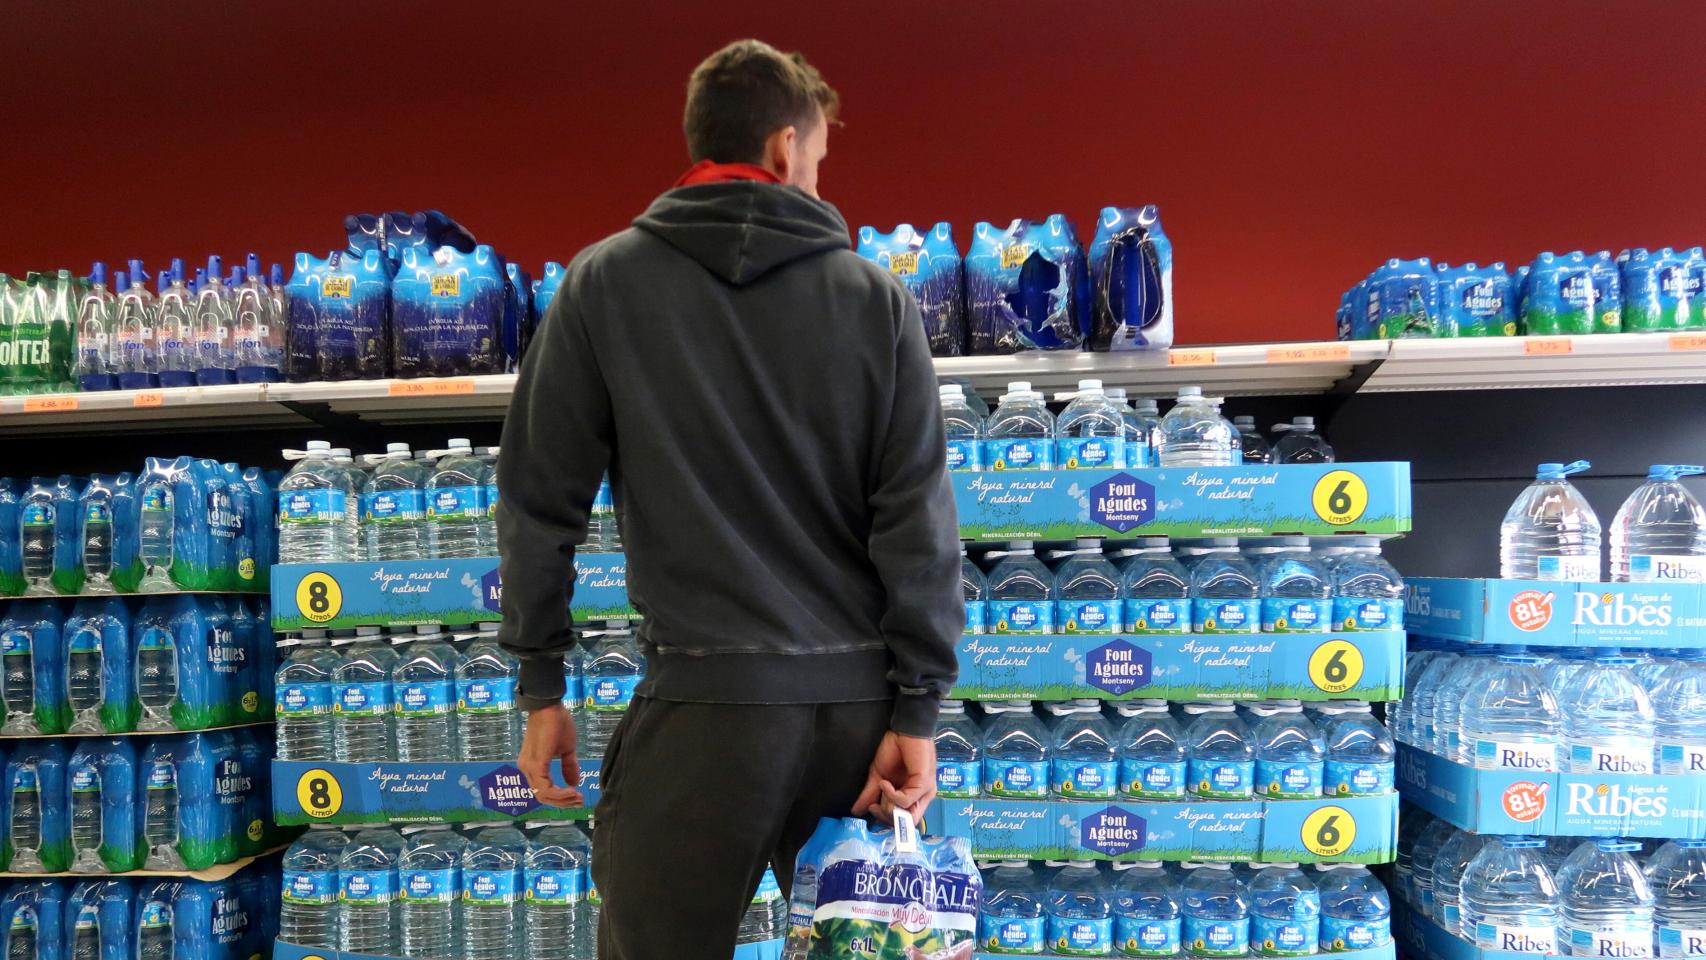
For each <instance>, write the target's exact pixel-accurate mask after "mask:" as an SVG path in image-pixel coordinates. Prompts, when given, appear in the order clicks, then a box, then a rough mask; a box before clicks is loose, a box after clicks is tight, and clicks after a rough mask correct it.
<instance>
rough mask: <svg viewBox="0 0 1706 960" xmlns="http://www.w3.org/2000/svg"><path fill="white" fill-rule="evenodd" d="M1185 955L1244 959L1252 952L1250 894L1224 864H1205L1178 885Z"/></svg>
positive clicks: (1229, 867)
mask: <svg viewBox="0 0 1706 960" xmlns="http://www.w3.org/2000/svg"><path fill="white" fill-rule="evenodd" d="M1179 893H1180V898H1181V900H1182V901H1183V910H1184V915H1185V922H1184V936H1185V953H1186V954H1187V955H1188V956H1192V957H1241V956H1244V955H1245V954H1247V953H1249V952H1250V892H1249V889H1248V888H1246V887H1245V885H1244V882H1243V881H1242V880H1239V879H1238V878H1237V877H1236V876H1233V874H1232V867H1231V865H1230V864H1225V863H1205V864H1202V865H1201V866H1199V867H1197V868H1196V869H1195V870H1192V871H1191V872H1190V873H1189V874H1188V875H1187V876H1186V877H1185V879H1184V881H1183V882H1182V883H1181V884H1180V885H1179Z"/></svg>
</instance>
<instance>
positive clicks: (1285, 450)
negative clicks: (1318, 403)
mask: <svg viewBox="0 0 1706 960" xmlns="http://www.w3.org/2000/svg"><path fill="white" fill-rule="evenodd" d="M1271 459H1272V461H1273V462H1274V463H1332V462H1333V446H1332V444H1329V443H1328V442H1327V441H1326V439H1325V438H1323V437H1322V436H1321V434H1319V433H1317V432H1316V431H1315V418H1314V417H1292V418H1291V429H1289V430H1287V431H1286V432H1285V436H1282V437H1280V439H1279V442H1278V443H1276V444H1274V450H1273V455H1272V457H1271Z"/></svg>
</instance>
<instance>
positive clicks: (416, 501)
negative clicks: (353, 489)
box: [361, 490, 426, 523]
mask: <svg viewBox="0 0 1706 960" xmlns="http://www.w3.org/2000/svg"><path fill="white" fill-rule="evenodd" d="M425 516H426V494H425V493H423V492H422V491H420V490H380V491H378V492H375V493H364V494H362V495H361V519H362V522H363V523H413V522H415V521H418V520H420V519H421V518H422V517H425Z"/></svg>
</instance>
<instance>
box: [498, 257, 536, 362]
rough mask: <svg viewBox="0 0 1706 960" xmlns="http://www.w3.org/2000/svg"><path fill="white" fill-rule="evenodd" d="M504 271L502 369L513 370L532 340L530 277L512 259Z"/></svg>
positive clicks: (531, 288)
mask: <svg viewBox="0 0 1706 960" xmlns="http://www.w3.org/2000/svg"><path fill="white" fill-rule="evenodd" d="M504 274H505V277H504V279H505V281H506V282H505V283H504V318H503V372H504V373H515V372H516V371H518V370H520V369H521V357H522V354H524V353H526V352H527V345H528V344H529V343H531V342H532V340H533V324H534V314H533V277H532V276H531V275H529V274H528V272H527V271H526V270H523V269H522V268H521V267H520V266H519V265H517V264H514V263H505V264H504Z"/></svg>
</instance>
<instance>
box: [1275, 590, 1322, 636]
mask: <svg viewBox="0 0 1706 960" xmlns="http://www.w3.org/2000/svg"><path fill="white" fill-rule="evenodd" d="M1332 625H1333V602H1332V601H1331V600H1327V599H1325V598H1322V599H1316V598H1313V597H1311V598H1298V597H1266V598H1264V599H1263V600H1262V632H1263V633H1321V632H1323V631H1325V630H1327V629H1328V628H1330V627H1331V626H1332Z"/></svg>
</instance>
